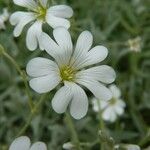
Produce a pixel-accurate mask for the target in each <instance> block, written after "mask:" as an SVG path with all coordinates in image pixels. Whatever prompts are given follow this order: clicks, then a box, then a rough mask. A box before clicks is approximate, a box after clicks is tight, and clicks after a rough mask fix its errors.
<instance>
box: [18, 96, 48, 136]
mask: <svg viewBox="0 0 150 150" xmlns="http://www.w3.org/2000/svg"><path fill="white" fill-rule="evenodd" d="M45 99H46V94H45V95H42V96H41V98H40V100H39V101H38V102H37V104H35V106H34V107H33V109H32V111H31V113H30V115H29V117H28V120H27V122H26V124H25V125H24V126H23V127H22V129H21V130H20V132H19V133H18V135H17V137H19V136H21V135H22V134H23V133H24V132H25V131H26V129H27V128H28V126H29V125H30V123H31V121H32V119H33V117H34V116H35V115H36V113H37V112H38V110H39V108H40V107H41V106H42V103H43V102H44V100H45Z"/></svg>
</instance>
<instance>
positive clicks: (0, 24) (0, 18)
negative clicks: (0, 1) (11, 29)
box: [0, 8, 9, 29]
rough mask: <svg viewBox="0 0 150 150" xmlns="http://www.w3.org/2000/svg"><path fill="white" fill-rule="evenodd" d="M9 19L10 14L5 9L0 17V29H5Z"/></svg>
mask: <svg viewBox="0 0 150 150" xmlns="http://www.w3.org/2000/svg"><path fill="white" fill-rule="evenodd" d="M8 18H9V13H8V10H7V8H4V9H3V13H2V14H1V15H0V29H5V28H6V27H5V22H6V21H7V20H8Z"/></svg>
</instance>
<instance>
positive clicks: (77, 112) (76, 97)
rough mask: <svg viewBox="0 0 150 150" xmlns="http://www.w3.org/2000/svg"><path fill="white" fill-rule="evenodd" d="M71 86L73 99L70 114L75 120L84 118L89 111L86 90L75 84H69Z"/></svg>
mask: <svg viewBox="0 0 150 150" xmlns="http://www.w3.org/2000/svg"><path fill="white" fill-rule="evenodd" d="M68 85H69V86H70V85H71V87H72V88H71V89H72V93H73V98H72V101H71V104H70V113H71V115H72V117H74V118H75V119H81V118H83V117H84V116H85V115H86V113H87V111H88V98H87V95H86V94H85V92H84V90H83V89H82V88H81V87H80V86H78V85H77V84H74V83H69V84H68Z"/></svg>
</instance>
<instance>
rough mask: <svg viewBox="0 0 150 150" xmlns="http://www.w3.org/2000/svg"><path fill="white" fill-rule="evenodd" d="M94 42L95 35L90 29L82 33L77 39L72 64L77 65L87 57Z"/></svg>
mask: <svg viewBox="0 0 150 150" xmlns="http://www.w3.org/2000/svg"><path fill="white" fill-rule="evenodd" d="M92 43H93V36H92V34H91V33H90V32H89V31H84V32H82V33H81V34H80V36H79V37H78V40H77V44H76V48H75V51H74V54H73V58H72V61H71V64H72V65H73V66H74V67H76V66H78V65H79V64H80V63H82V62H83V61H84V60H85V59H86V55H87V52H88V50H89V49H90V48H91V46H92Z"/></svg>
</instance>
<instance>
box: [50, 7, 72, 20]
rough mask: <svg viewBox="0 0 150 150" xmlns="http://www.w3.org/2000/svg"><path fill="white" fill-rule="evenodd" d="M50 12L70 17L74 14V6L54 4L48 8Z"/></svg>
mask: <svg viewBox="0 0 150 150" xmlns="http://www.w3.org/2000/svg"><path fill="white" fill-rule="evenodd" d="M48 13H51V14H52V15H54V16H56V17H61V18H70V17H72V16H73V10H72V8H71V7H70V6H67V5H56V6H52V7H50V8H49V9H48Z"/></svg>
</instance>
